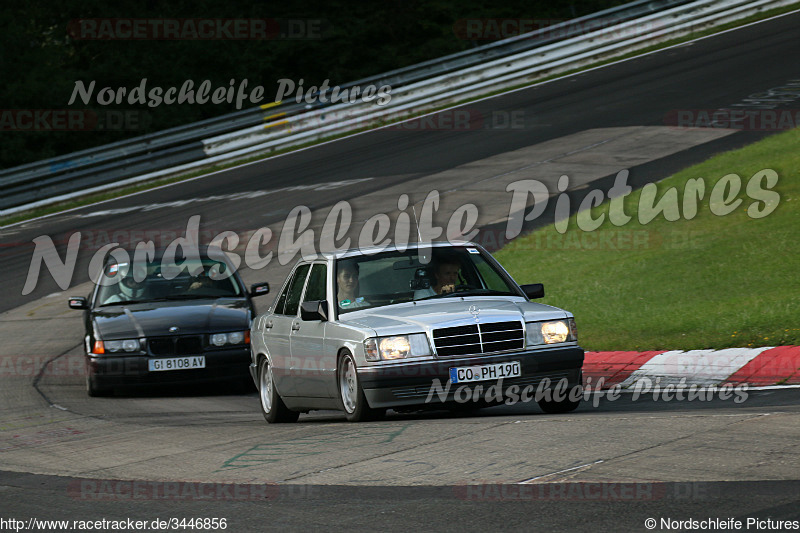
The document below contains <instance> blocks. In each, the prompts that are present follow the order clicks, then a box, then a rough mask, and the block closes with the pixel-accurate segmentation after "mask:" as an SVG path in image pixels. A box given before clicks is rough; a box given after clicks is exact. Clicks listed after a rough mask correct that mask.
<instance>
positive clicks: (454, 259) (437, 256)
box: [334, 246, 519, 313]
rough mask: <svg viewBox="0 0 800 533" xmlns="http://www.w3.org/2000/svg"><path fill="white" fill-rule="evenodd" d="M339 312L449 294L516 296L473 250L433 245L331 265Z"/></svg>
mask: <svg viewBox="0 0 800 533" xmlns="http://www.w3.org/2000/svg"><path fill="white" fill-rule="evenodd" d="M335 281H336V283H335V287H334V288H335V291H336V302H337V304H338V306H339V312H340V313H347V312H350V311H356V310H358V309H364V308H369V307H376V306H380V305H387V304H391V303H399V302H409V301H412V300H426V299H434V298H447V297H452V296H498V295H505V296H508V295H514V296H518V295H519V291H518V289H517V288H516V287H515V286H514V285H513V284H511V283H509V282H508V281H507V280H506V277H505V276H504V275H503V274H501V273H500V271H498V270H497V269H496V268H495V267H494V265H493V264H492V263H491V262H490V261H489V260H487V258H486V257H484V255H483V254H482V253H481V252H480V250H478V249H477V248H474V247H470V246H452V247H433V248H427V249H422V250H421V253H420V251H418V250H416V249H413V250H408V251H406V252H397V251H392V252H383V253H379V254H375V255H371V256H366V255H365V256H358V257H348V258H343V259H339V260H337V261H336V278H335Z"/></svg>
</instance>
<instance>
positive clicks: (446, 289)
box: [439, 283, 456, 294]
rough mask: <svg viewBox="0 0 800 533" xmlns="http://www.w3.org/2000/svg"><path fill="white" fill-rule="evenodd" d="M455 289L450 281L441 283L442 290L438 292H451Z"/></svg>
mask: <svg viewBox="0 0 800 533" xmlns="http://www.w3.org/2000/svg"><path fill="white" fill-rule="evenodd" d="M455 290H456V286H455V284H454V283H451V284H449V285H442V292H440V293H439V294H447V293H448V292H453V291H455Z"/></svg>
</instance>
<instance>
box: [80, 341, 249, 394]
mask: <svg viewBox="0 0 800 533" xmlns="http://www.w3.org/2000/svg"><path fill="white" fill-rule="evenodd" d="M194 355H202V356H204V357H205V360H206V366H205V368H195V369H190V370H165V371H154V372H151V371H150V370H149V369H148V362H149V361H150V360H151V359H172V358H180V357H191V356H189V355H187V356H149V355H119V356H117V355H109V354H103V355H95V354H87V356H86V365H87V372H88V376H89V377H90V378H91V379H92V380H94V381H95V382H96V383H98V384H102V386H103V387H113V386H122V385H137V384H170V383H186V382H198V383H199V382H209V381H224V380H235V379H242V378H246V377H247V376H248V375H249V372H248V365H249V364H250V346H249V345H245V346H237V347H231V348H227V349H220V350H213V351H204V352H201V353H198V354H194Z"/></svg>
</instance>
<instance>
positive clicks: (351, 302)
mask: <svg viewBox="0 0 800 533" xmlns="http://www.w3.org/2000/svg"><path fill="white" fill-rule="evenodd" d="M358 275H359V266H358V263H354V262H351V261H346V262H345V261H341V262H339V263H338V264H337V269H336V288H337V293H336V301H337V302H338V303H339V308H340V309H355V308H358V307H367V306H369V302H367V301H366V300H365V299H364V297H363V296H359V295H358V287H359V280H358Z"/></svg>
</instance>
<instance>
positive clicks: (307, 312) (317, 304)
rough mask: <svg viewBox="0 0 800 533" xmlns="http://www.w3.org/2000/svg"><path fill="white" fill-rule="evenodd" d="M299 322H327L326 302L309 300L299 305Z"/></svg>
mask: <svg viewBox="0 0 800 533" xmlns="http://www.w3.org/2000/svg"><path fill="white" fill-rule="evenodd" d="M300 320H322V321H326V320H328V301H327V300H309V301H308V302H303V303H302V304H301V305H300Z"/></svg>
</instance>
